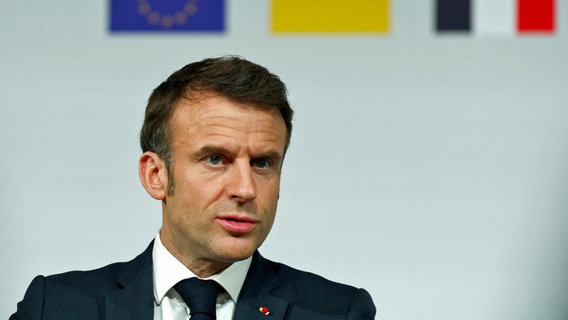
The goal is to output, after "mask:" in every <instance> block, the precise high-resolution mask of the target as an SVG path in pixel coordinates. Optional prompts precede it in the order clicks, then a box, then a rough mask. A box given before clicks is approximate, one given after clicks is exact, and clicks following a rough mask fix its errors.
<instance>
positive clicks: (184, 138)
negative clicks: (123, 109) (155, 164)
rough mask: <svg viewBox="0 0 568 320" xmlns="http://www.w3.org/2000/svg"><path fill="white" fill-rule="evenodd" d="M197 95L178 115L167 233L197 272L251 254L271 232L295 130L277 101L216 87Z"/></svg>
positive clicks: (163, 236)
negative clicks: (264, 103)
mask: <svg viewBox="0 0 568 320" xmlns="http://www.w3.org/2000/svg"><path fill="white" fill-rule="evenodd" d="M194 100H195V101H193V100H192V101H190V100H183V101H182V102H181V104H180V105H179V107H178V108H177V110H176V111H175V112H174V114H173V117H172V119H171V121H170V129H171V131H170V132H171V137H170V140H171V147H172V150H173V155H174V163H173V165H172V170H173V176H174V180H175V185H174V189H173V192H172V193H171V194H168V195H166V197H165V199H164V201H163V225H162V230H161V233H160V235H161V239H162V242H163V243H164V245H165V246H166V248H168V250H169V251H170V252H172V253H173V254H174V256H176V257H177V258H178V259H180V260H181V261H182V262H183V263H184V264H185V265H186V266H188V267H190V269H192V271H194V272H196V271H198V270H199V269H200V268H201V269H209V270H213V269H222V268H224V267H226V266H227V265H229V264H230V263H232V262H235V261H238V260H242V259H245V258H247V257H249V256H250V255H252V253H253V252H254V251H255V250H256V249H257V248H258V247H259V246H260V245H261V244H262V242H263V241H264V240H265V239H266V236H267V235H268V233H269V231H270V229H271V227H272V224H273V222H274V217H275V214H276V207H277V202H278V196H279V186H280V172H281V166H282V160H283V156H284V146H285V143H286V136H287V130H286V125H285V124H284V120H283V118H282V116H281V115H280V112H279V111H278V110H277V109H258V108H254V107H252V106H249V105H244V104H238V103H234V102H232V101H230V100H227V99H225V98H222V97H218V96H215V95H212V94H210V95H203V96H201V97H199V99H194ZM194 269H197V270H194ZM216 271H218V270H216ZM203 272H204V273H207V272H206V271H205V270H203Z"/></svg>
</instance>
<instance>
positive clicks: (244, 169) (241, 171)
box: [229, 161, 256, 202]
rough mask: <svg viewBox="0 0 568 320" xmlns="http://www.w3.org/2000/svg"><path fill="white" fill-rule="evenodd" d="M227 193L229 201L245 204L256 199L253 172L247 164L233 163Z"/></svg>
mask: <svg viewBox="0 0 568 320" xmlns="http://www.w3.org/2000/svg"><path fill="white" fill-rule="evenodd" d="M231 171H232V172H231V178H230V179H231V182H230V186H229V193H230V197H231V199H234V200H237V201H239V202H247V201H251V200H254V199H255V198H256V183H255V180H254V177H253V175H254V172H253V171H252V168H251V166H250V163H248V162H246V163H245V162H244V161H243V162H242V163H237V162H235V163H233V166H232V170H231Z"/></svg>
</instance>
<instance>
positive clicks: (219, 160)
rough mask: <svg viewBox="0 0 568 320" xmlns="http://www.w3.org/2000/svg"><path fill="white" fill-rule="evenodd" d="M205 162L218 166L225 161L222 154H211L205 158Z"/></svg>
mask: <svg viewBox="0 0 568 320" xmlns="http://www.w3.org/2000/svg"><path fill="white" fill-rule="evenodd" d="M205 162H207V163H208V164H210V165H212V166H218V165H220V164H222V163H223V159H222V158H221V156H209V157H207V158H205Z"/></svg>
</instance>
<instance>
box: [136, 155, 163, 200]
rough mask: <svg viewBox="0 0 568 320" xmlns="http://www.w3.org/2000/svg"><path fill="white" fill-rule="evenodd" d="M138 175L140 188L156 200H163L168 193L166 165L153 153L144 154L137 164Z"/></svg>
mask: <svg viewBox="0 0 568 320" xmlns="http://www.w3.org/2000/svg"><path fill="white" fill-rule="evenodd" d="M138 174H139V175H140V181H141V182H142V186H144V189H146V192H148V194H149V195H150V196H151V197H152V198H154V199H156V200H164V199H165V198H166V195H167V192H168V172H167V168H166V164H165V163H164V161H163V160H162V159H161V158H160V156H158V154H156V153H154V152H149V151H147V152H144V153H143V154H142V156H140V161H139V163H138Z"/></svg>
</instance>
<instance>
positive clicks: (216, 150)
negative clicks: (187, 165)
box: [192, 146, 230, 158]
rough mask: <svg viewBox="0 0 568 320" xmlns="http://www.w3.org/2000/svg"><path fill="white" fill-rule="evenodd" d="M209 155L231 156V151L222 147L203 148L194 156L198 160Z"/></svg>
mask: <svg viewBox="0 0 568 320" xmlns="http://www.w3.org/2000/svg"><path fill="white" fill-rule="evenodd" d="M207 154H223V155H226V154H230V151H229V150H228V149H226V148H224V147H220V146H203V147H201V148H200V149H199V150H197V151H195V152H194V153H193V154H192V155H193V156H194V157H196V158H198V157H202V156H204V155H207Z"/></svg>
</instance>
